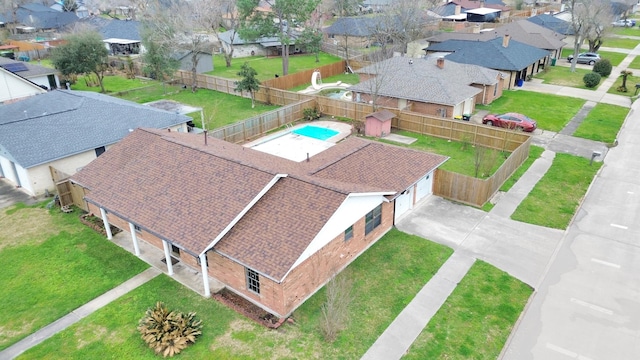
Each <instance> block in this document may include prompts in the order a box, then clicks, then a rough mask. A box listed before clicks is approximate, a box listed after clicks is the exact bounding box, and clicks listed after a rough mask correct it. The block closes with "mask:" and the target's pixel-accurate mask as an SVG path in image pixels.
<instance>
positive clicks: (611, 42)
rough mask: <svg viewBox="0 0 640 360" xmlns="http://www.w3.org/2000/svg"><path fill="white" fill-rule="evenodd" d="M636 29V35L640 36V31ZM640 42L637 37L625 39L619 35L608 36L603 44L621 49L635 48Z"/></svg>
mask: <svg viewBox="0 0 640 360" xmlns="http://www.w3.org/2000/svg"><path fill="white" fill-rule="evenodd" d="M634 30H636V35H639V36H640V31H638V29H637V28H636V29H634ZM638 44H640V40H636V39H625V38H618V37H608V38H605V39H604V42H603V43H602V46H604V47H611V48H619V49H633V48H635V47H636V46H638Z"/></svg>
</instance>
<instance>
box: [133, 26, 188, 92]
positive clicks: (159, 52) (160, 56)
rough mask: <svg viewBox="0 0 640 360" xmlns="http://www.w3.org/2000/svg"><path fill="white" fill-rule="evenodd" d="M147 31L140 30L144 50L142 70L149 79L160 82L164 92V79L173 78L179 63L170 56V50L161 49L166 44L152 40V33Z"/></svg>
mask: <svg viewBox="0 0 640 360" xmlns="http://www.w3.org/2000/svg"><path fill="white" fill-rule="evenodd" d="M149 30H150V29H149V28H147V27H143V29H142V44H143V45H144V48H145V49H146V51H145V52H144V53H143V54H142V61H143V62H144V70H145V72H147V73H149V74H150V77H151V78H153V79H156V80H160V81H162V88H163V91H164V84H165V79H168V78H171V77H172V76H173V74H174V73H175V72H176V70H177V69H178V67H179V66H180V62H179V61H178V60H176V59H175V58H174V57H172V56H171V49H168V48H166V47H163V45H164V46H166V43H162V42H160V41H157V40H156V39H154V33H153V32H151V31H149Z"/></svg>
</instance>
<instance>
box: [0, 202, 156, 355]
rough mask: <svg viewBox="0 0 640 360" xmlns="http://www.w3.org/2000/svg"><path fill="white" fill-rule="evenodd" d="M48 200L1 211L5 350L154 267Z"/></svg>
mask: <svg viewBox="0 0 640 360" xmlns="http://www.w3.org/2000/svg"><path fill="white" fill-rule="evenodd" d="M79 215H80V213H79V212H78V210H75V211H74V212H73V213H70V214H64V213H61V212H59V211H55V210H52V211H49V210H47V209H45V208H44V203H43V204H40V205H35V206H24V205H16V206H14V207H12V208H9V209H5V210H2V211H0V239H1V240H0V263H1V264H2V268H3V269H2V272H0V288H2V291H1V292H0V303H1V304H2V307H0V318H1V319H2V323H1V325H0V350H2V349H5V348H6V347H8V346H9V345H11V344H13V343H15V342H17V341H18V340H20V339H22V338H24V337H25V336H27V335H29V334H30V333H32V332H34V331H36V330H38V329H40V328H42V327H43V326H45V325H47V324H49V323H51V322H53V321H55V320H57V319H59V318H60V317H62V316H64V315H66V314H67V313H69V312H71V311H72V310H74V309H76V308H78V307H79V306H81V305H83V304H85V303H86V302H88V301H89V300H92V299H94V298H96V297H97V296H99V295H101V294H103V293H104V292H106V291H107V290H109V289H112V288H114V287H116V286H117V285H119V284H121V283H122V282H124V281H126V280H128V279H129V278H131V277H133V276H134V275H136V274H138V273H140V272H141V271H143V270H144V269H146V268H147V267H148V265H147V264H145V263H143V262H142V261H140V260H139V259H137V258H136V257H135V256H133V255H131V254H129V253H128V252H126V251H124V250H122V249H120V248H118V247H114V245H113V244H111V243H110V242H109V241H107V240H106V239H105V237H104V236H102V235H100V234H98V233H97V232H95V231H94V230H92V229H90V228H88V227H86V226H84V225H83V224H81V223H80V221H79V218H78V217H79Z"/></svg>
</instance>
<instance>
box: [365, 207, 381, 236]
mask: <svg viewBox="0 0 640 360" xmlns="http://www.w3.org/2000/svg"><path fill="white" fill-rule="evenodd" d="M381 223H382V204H380V205H378V206H377V207H376V208H375V209H373V210H371V211H370V212H369V213H368V214H367V215H366V216H365V225H364V234H365V235H368V234H369V233H370V232H372V231H373V229H375V228H377V227H378V225H380V224H381Z"/></svg>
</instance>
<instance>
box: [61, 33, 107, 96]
mask: <svg viewBox="0 0 640 360" xmlns="http://www.w3.org/2000/svg"><path fill="white" fill-rule="evenodd" d="M107 55H108V51H107V48H105V47H104V43H103V42H102V36H100V34H98V33H97V32H86V33H82V34H77V35H71V36H69V37H68V38H67V43H66V44H65V45H62V46H59V47H57V48H55V49H54V50H53V51H52V54H51V62H52V63H53V66H54V67H55V68H56V69H58V70H59V71H60V72H61V73H62V75H65V76H68V75H78V74H95V75H96V77H97V78H98V84H99V85H100V91H101V92H105V91H104V84H103V81H102V80H103V78H104V72H105V70H106V69H107Z"/></svg>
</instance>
